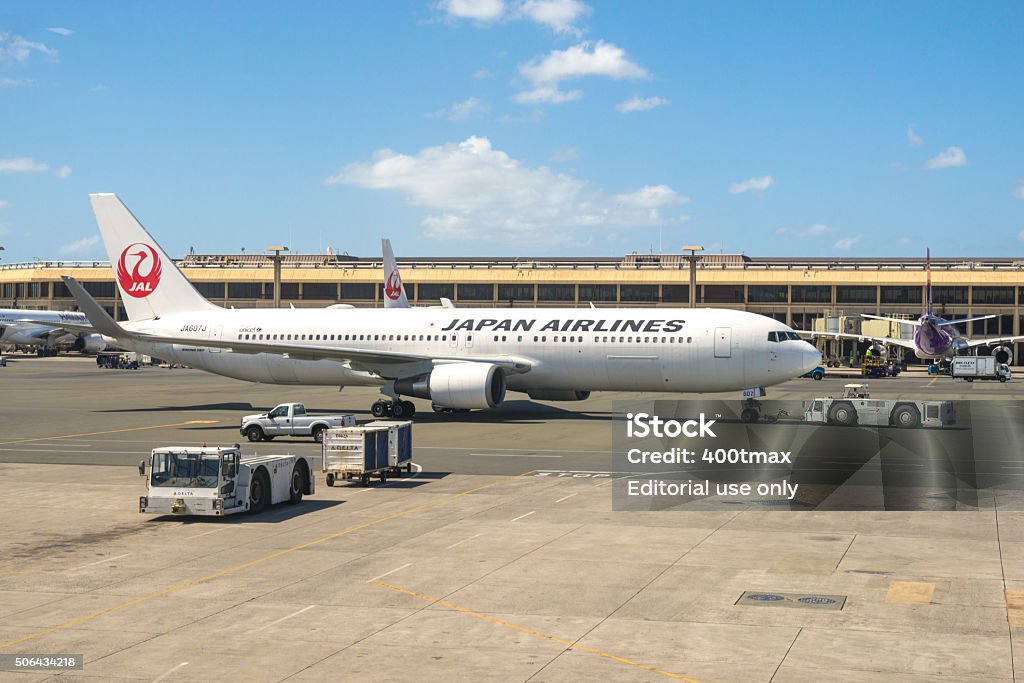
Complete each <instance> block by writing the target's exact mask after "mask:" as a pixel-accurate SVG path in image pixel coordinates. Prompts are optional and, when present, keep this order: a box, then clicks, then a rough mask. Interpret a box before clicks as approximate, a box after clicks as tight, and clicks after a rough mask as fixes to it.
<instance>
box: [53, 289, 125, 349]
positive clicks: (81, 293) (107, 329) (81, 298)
mask: <svg viewBox="0 0 1024 683" xmlns="http://www.w3.org/2000/svg"><path fill="white" fill-rule="evenodd" d="M60 277H61V279H62V280H64V284H65V285H67V288H68V290H69V291H70V292H71V295H72V296H73V297H75V303H77V304H78V308H79V310H81V311H82V313H85V317H86V318H88V319H89V322H91V323H92V326H93V328H94V329H95V330H96V331H97V332H99V333H100V334H103V335H106V336H108V337H113V338H115V339H124V338H125V337H129V336H131V335H130V333H129V332H128V330H126V329H124V328H123V327H121V326H120V325H118V324H117V321H115V320H114V319H113V318H111V317H110V315H109V314H108V313H107V312H106V311H105V310H103V307H102V306H100V305H99V302H97V301H96V299H94V298H92V295H91V294H89V292H87V291H85V287H83V286H82V283H80V282H79V281H78V280H76V279H75V278H73V277H71V276H70V275H61V276H60Z"/></svg>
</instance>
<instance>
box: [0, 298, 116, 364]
mask: <svg viewBox="0 0 1024 683" xmlns="http://www.w3.org/2000/svg"><path fill="white" fill-rule="evenodd" d="M68 324H74V326H75V330H72V329H71V328H68V327H65V326H66V325H68ZM82 326H86V327H87V329H88V331H85V330H84V329H83V328H82ZM0 344H17V345H18V346H38V347H40V350H42V351H43V352H56V349H57V347H58V346H60V345H63V344H67V345H69V346H70V347H71V349H72V350H73V351H81V352H83V353H90V354H92V353H99V352H100V351H102V350H104V349H105V348H107V343H106V341H104V339H103V337H102V336H101V335H99V334H96V333H95V332H94V331H92V328H91V326H90V325H89V320H88V319H87V318H86V317H85V315H84V314H82V313H76V312H72V311H33V310H28V309H20V308H3V309H0Z"/></svg>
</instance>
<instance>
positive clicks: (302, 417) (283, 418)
mask: <svg viewBox="0 0 1024 683" xmlns="http://www.w3.org/2000/svg"><path fill="white" fill-rule="evenodd" d="M355 424H356V418H355V416H354V415H307V414H306V406H304V405H303V404H301V403H282V404H281V405H279V406H277V407H276V408H274V409H273V410H271V411H270V412H269V413H260V414H259V415H246V416H245V417H243V418H242V426H241V427H240V428H239V430H238V431H239V432H241V434H242V436H244V437H245V438H247V439H249V441H270V440H271V439H273V438H274V437H275V436H311V437H313V440H314V441H316V442H318V443H319V442H322V441H323V440H324V432H325V431H326V430H328V429H334V428H336V427H354V426H355Z"/></svg>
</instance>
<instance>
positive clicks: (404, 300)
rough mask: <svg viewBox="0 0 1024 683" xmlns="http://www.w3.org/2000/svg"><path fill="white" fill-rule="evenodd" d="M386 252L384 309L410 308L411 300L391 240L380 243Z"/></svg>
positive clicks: (383, 240)
mask: <svg viewBox="0 0 1024 683" xmlns="http://www.w3.org/2000/svg"><path fill="white" fill-rule="evenodd" d="M380 246H381V250H382V251H383V252H384V308H409V299H408V297H406V296H405V286H404V285H403V284H402V276H401V275H400V274H399V272H398V263H397V262H396V261H395V252H393V251H392V250H391V240H389V239H382V240H381V241H380Z"/></svg>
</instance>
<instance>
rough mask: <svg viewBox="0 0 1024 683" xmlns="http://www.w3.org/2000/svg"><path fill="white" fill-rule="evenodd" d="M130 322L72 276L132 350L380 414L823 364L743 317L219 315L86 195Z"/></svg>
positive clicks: (130, 225)
mask: <svg viewBox="0 0 1024 683" xmlns="http://www.w3.org/2000/svg"><path fill="white" fill-rule="evenodd" d="M90 197H91V199H92V204H93V210H94V211H95V213H96V219H97V222H98V223H99V227H100V232H101V234H102V236H103V241H104V243H105V244H106V247H107V251H108V253H109V255H110V261H111V264H112V266H113V268H114V270H115V276H116V279H117V283H118V287H119V288H120V290H121V297H122V299H123V301H124V306H125V311H126V313H127V314H128V318H129V322H127V323H124V324H123V325H122V324H118V323H116V322H115V321H114V320H113V319H111V318H110V316H109V315H107V313H106V312H105V311H104V310H103V309H102V308H101V307H100V306H99V305H98V304H97V303H96V301H95V300H94V299H92V297H91V296H89V295H88V293H86V292H85V290H84V289H83V288H82V286H81V285H80V284H79V283H78V282H77V281H75V280H74V279H73V278H70V277H65V278H64V279H65V281H66V282H67V283H68V287H69V289H71V291H72V293H73V294H74V295H75V298H76V299H77V300H78V303H79V306H80V308H81V309H82V311H83V312H84V313H85V314H86V315H87V316H88V317H89V320H90V321H91V322H92V324H93V325H94V326H95V329H96V331H98V332H100V333H102V334H105V335H107V336H110V337H114V338H116V339H117V340H118V343H119V344H121V345H123V346H124V348H130V349H134V350H136V351H139V352H142V353H146V354H149V355H152V356H155V357H157V358H162V359H164V360H168V361H173V362H176V363H183V364H186V365H190V366H192V367H195V368H200V369H203V370H207V371H209V372H212V373H216V374H218V375H225V376H227V377H234V378H237V379H241V380H247V381H254V382H266V383H272V384H308V385H332V386H340V387H344V386H348V385H364V386H365V385H377V386H380V387H381V392H382V394H384V396H385V397H387V400H383V399H382V400H380V401H378V402H377V403H375V404H374V405H373V407H372V410H373V413H374V415H377V416H383V415H388V414H390V415H392V416H394V417H407V416H409V415H411V414H412V413H413V412H414V411H415V406H414V405H413V404H412V402H410V401H408V400H403V399H402V397H418V398H424V399H428V400H430V401H431V402H432V404H433V405H434V407H435V410H460V409H473V408H493V407H495V406H497V405H498V404H500V403H501V402H502V401H503V400H504V398H505V393H506V389H507V390H511V391H520V392H525V393H527V394H529V395H530V397H531V398H535V399H539V400H583V399H585V398H587V396H588V395H589V393H590V392H591V391H637V392H698V393H699V392H717V391H731V390H740V389H744V388H748V387H766V386H770V385H773V384H778V383H780V382H785V381H787V380H789V379H792V378H794V377H797V376H799V375H801V374H803V373H804V372H806V371H808V370H810V369H812V368H813V367H815V366H816V365H817V364H818V362H819V361H820V357H821V356H820V354H819V352H818V351H817V349H815V348H814V347H813V346H811V345H810V344H808V343H807V342H805V341H802V340H801V339H800V338H799V336H798V335H797V334H796V333H795V332H794V331H793V330H791V329H790V328H789V327H787V326H785V325H783V324H782V323H779V322H777V321H775V320H772V319H771V318H766V317H764V316H760V315H756V314H753V313H747V312H744V311H732V310H717V309H681V308H617V309H594V308H544V309H538V308H473V309H456V308H391V309H356V308H340V309H263V308H261V309H223V308H220V307H219V306H216V305H214V304H212V303H210V302H209V301H207V300H206V299H204V298H203V297H202V296H201V295H200V294H199V293H198V292H197V291H196V290H195V288H194V287H192V285H191V284H190V283H189V282H188V280H187V279H186V278H185V276H184V275H183V274H182V273H181V272H180V271H179V270H178V269H177V268H176V267H175V265H174V263H173V262H172V261H171V260H170V259H169V258H168V257H167V255H166V254H165V253H164V251H163V250H162V249H161V248H160V246H159V245H158V244H157V243H156V241H155V240H153V238H152V237H151V236H150V235H149V233H147V232H146V230H145V229H144V228H143V227H142V225H141V224H140V223H139V222H138V221H137V220H136V219H135V217H134V216H133V215H132V214H131V212H129V211H128V209H127V208H126V207H125V206H124V204H122V203H121V201H120V199H118V198H117V196H116V195H113V194H95V195H90Z"/></svg>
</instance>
